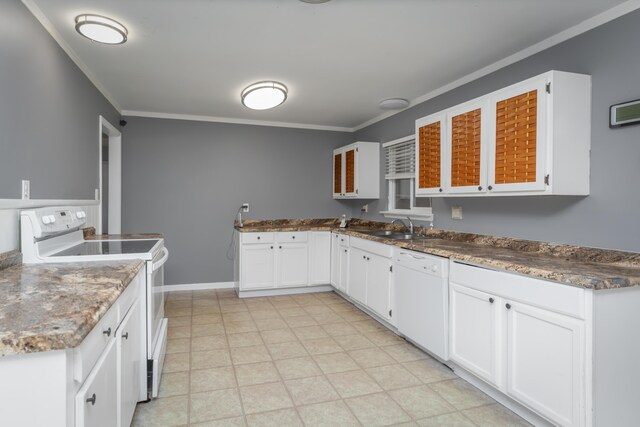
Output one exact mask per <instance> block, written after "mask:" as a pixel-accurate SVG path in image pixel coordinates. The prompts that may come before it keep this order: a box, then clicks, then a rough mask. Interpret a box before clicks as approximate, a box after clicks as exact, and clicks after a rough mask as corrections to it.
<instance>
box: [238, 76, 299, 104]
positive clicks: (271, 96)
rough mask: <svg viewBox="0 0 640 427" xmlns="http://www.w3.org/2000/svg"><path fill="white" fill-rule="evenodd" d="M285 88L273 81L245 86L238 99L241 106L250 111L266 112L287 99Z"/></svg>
mask: <svg viewBox="0 0 640 427" xmlns="http://www.w3.org/2000/svg"><path fill="white" fill-rule="evenodd" d="M287 93H288V90H287V87H286V86H285V85H283V84H282V83H278V82H274V81H265V82H258V83H254V84H252V85H249V86H247V87H246V88H245V89H244V90H243V91H242V93H241V94H240V97H241V99H242V104H243V105H244V106H245V107H248V108H251V109H252V110H268V109H269V108H274V107H277V106H278V105H280V104H282V103H283V102H284V101H285V100H286V99H287Z"/></svg>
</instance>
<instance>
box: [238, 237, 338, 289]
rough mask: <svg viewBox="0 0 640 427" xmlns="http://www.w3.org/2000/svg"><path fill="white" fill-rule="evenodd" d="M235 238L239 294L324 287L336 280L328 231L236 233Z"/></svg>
mask: <svg viewBox="0 0 640 427" xmlns="http://www.w3.org/2000/svg"><path fill="white" fill-rule="evenodd" d="M239 239H240V245H239V248H238V252H239V266H238V276H239V280H238V282H239V285H238V286H239V290H240V291H254V290H268V289H279V288H297V287H304V286H310V285H328V284H330V283H332V282H331V281H332V280H335V279H336V276H335V274H337V272H332V270H331V264H332V263H331V256H332V252H331V251H332V244H331V232H329V231H318V232H307V231H299V232H298V231H296V232H293V231H292V232H278V233H275V232H274V233H239ZM336 240H337V239H336ZM332 274H334V276H332Z"/></svg>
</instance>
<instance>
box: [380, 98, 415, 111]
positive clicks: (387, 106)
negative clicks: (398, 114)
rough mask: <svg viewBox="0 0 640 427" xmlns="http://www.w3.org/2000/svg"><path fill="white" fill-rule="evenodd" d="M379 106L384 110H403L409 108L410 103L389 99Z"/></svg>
mask: <svg viewBox="0 0 640 427" xmlns="http://www.w3.org/2000/svg"><path fill="white" fill-rule="evenodd" d="M379 105H380V108H382V109H383V110H402V109H403V108H407V107H408V106H409V101H407V100H406V99H402V98H389V99H385V100H384V101H381V102H380V104H379Z"/></svg>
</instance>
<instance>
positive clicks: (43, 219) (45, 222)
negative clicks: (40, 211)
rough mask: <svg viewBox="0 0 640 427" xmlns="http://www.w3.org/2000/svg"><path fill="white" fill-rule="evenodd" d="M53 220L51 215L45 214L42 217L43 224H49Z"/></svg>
mask: <svg viewBox="0 0 640 427" xmlns="http://www.w3.org/2000/svg"><path fill="white" fill-rule="evenodd" d="M50 222H51V220H50V219H49V215H45V216H43V217H42V223H43V224H49V223H50Z"/></svg>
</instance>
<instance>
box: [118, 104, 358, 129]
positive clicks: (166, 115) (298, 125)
mask: <svg viewBox="0 0 640 427" xmlns="http://www.w3.org/2000/svg"><path fill="white" fill-rule="evenodd" d="M121 114H122V115H123V116H125V117H127V116H129V117H149V118H154V119H173V120H191V121H197V122H215V123H231V124H238V125H252V126H271V127H281V128H295V129H311V130H325V131H332V132H349V133H352V132H353V128H347V127H340V126H323V125H311V124H304V123H288V122H274V121H267V120H249V119H233V118H229V117H216V116H198V115H190V114H173V113H157V112H153V111H137V110H122V112H121Z"/></svg>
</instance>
